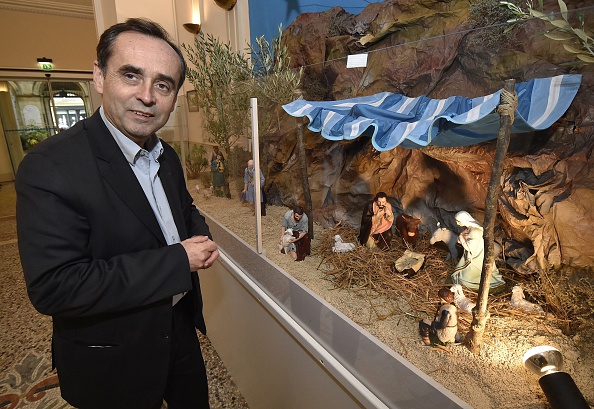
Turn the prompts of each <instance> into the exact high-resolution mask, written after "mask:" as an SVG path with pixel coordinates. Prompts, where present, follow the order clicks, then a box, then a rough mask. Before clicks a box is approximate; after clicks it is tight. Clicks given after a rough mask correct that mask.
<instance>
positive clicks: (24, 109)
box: [0, 78, 92, 174]
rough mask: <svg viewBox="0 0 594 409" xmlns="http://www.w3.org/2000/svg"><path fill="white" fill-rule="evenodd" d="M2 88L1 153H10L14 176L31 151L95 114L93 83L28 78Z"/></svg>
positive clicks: (3, 82) (10, 82)
mask: <svg viewBox="0 0 594 409" xmlns="http://www.w3.org/2000/svg"><path fill="white" fill-rule="evenodd" d="M0 85H2V86H1V87H0V122H1V124H0V125H1V126H0V130H2V133H3V134H4V135H3V138H4V139H5V141H6V144H3V143H2V144H0V150H2V149H6V150H7V151H8V156H9V158H10V167H9V169H10V168H11V169H12V172H13V173H14V174H16V171H17V168H18V166H19V164H20V163H21V161H22V160H23V158H24V156H25V155H26V154H27V152H28V151H29V150H30V149H31V148H33V147H34V146H35V145H37V144H38V143H39V142H41V141H43V140H44V139H46V138H48V137H50V136H52V135H55V134H57V133H58V132H60V131H63V130H65V129H68V128H70V127H72V126H73V125H74V124H76V123H77V122H78V121H80V120H81V119H84V118H86V117H87V116H89V115H90V114H91V113H92V103H91V92H90V90H91V81H90V80H89V81H68V80H63V79H60V80H50V79H49V78H48V79H47V80H42V79H30V80H27V79H24V80H10V81H1V82H0ZM4 146H5V148H4ZM5 171H6V170H5ZM0 173H2V171H1V170H0Z"/></svg>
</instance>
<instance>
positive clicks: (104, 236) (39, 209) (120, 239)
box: [15, 112, 210, 409]
mask: <svg viewBox="0 0 594 409" xmlns="http://www.w3.org/2000/svg"><path fill="white" fill-rule="evenodd" d="M164 148H165V150H164V154H163V155H162V157H161V158H160V160H159V162H160V170H159V177H160V179H161V181H162V183H163V187H164V190H165V192H166V195H167V198H168V200H169V204H170V206H171V211H172V213H173V217H174V219H175V223H176V225H177V229H178V232H179V235H180V238H181V239H182V240H184V239H186V238H188V237H190V236H194V235H207V236H209V237H210V232H209V229H208V226H207V225H206V223H205V221H204V218H203V217H202V216H201V215H200V213H199V212H198V210H197V209H196V208H195V207H194V205H193V202H192V198H191V196H190V194H189V193H188V191H187V189H186V185H185V181H184V177H183V172H182V168H181V165H180V162H179V159H178V157H177V155H176V154H175V152H174V150H173V149H172V148H171V147H170V146H169V145H167V144H165V143H164ZM15 185H16V190H17V226H18V227H17V228H18V237H19V251H20V255H21V262H22V265H23V270H24V274H25V279H26V283H27V291H28V293H29V297H30V299H31V302H32V303H33V305H34V306H35V308H36V309H37V310H38V311H39V312H41V313H42V314H47V315H51V316H52V317H53V330H54V333H53V342H52V346H53V361H54V364H55V366H56V368H57V370H58V376H59V379H60V386H61V389H62V395H63V397H64V398H65V399H66V400H67V401H68V402H69V403H71V404H72V405H74V406H78V407H84V408H101V409H107V408H110V409H114V408H126V409H130V408H145V407H148V406H151V405H155V402H160V399H161V396H162V394H163V389H164V388H165V382H166V379H167V368H168V365H169V352H170V335H169V334H171V322H172V321H171V314H172V296H173V295H174V294H178V293H181V292H184V291H190V293H189V294H188V295H186V297H188V296H190V297H192V298H193V300H194V302H193V303H187V304H188V305H193V306H194V307H195V308H194V310H193V311H192V310H191V309H190V308H188V309H187V311H186V312H187V313H188V314H191V315H192V316H193V317H194V322H195V324H196V327H197V328H199V329H200V330H201V331H202V332H205V331H206V328H205V325H204V319H203V317H202V298H201V295H200V285H199V281H198V277H197V274H196V273H190V268H189V262H188V258H187V255H186V252H185V250H184V249H183V247H182V245H181V244H175V245H171V246H168V245H167V243H166V241H165V238H164V237H163V234H162V232H161V229H160V227H159V224H158V222H157V219H156V218H155V216H154V214H153V211H152V209H151V207H150V204H149V202H148V201H147V199H146V197H145V195H144V192H143V191H142V188H141V187H140V184H139V183H138V181H137V179H136V177H135V175H134V173H133V172H132V170H131V169H130V165H129V164H128V162H127V161H126V159H125V158H124V155H123V154H122V152H121V150H120V149H119V147H118V145H117V144H116V142H115V140H114V139H113V137H112V136H111V134H110V133H109V131H108V130H107V128H106V126H105V124H104V123H103V121H102V120H101V117H100V115H99V112H96V113H95V114H94V115H93V116H92V117H90V118H88V119H86V120H84V121H81V122H79V123H78V124H76V125H75V126H74V127H73V128H71V129H69V130H67V131H65V132H62V133H60V134H59V135H56V136H52V137H50V138H48V139H47V140H46V141H44V142H43V143H41V144H39V145H38V146H37V147H36V148H35V149H33V150H32V151H31V152H30V153H29V154H27V156H26V157H25V159H24V160H23V161H22V163H21V164H20V167H19V169H18V173H17V177H16V184H15ZM185 304H186V303H185Z"/></svg>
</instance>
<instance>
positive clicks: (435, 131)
mask: <svg viewBox="0 0 594 409" xmlns="http://www.w3.org/2000/svg"><path fill="white" fill-rule="evenodd" d="M581 81H582V76H581V75H579V74H570V75H559V76H556V77H550V78H536V79H533V80H530V81H528V82H522V83H517V84H516V93H517V95H518V108H517V109H516V113H515V119H514V123H513V125H512V127H511V132H512V133H521V132H530V131H536V130H542V129H546V128H548V127H549V126H551V125H552V124H553V123H554V122H555V121H556V120H557V119H559V118H560V117H561V116H562V115H563V114H564V113H565V111H567V108H569V105H570V104H571V102H572V101H573V99H574V97H575V95H576V93H577V91H578V88H579V86H580V83H581ZM500 95H501V90H499V91H497V92H495V93H493V94H490V95H487V96H484V97H478V98H465V97H460V96H452V97H449V98H446V99H431V98H428V97H426V96H424V95H422V96H420V97H417V98H409V97H406V96H404V95H401V94H393V93H391V92H380V93H378V94H375V95H370V96H367V97H359V98H351V99H344V100H340V101H306V100H302V99H299V100H296V101H293V102H291V103H289V104H286V105H283V108H284V110H285V111H286V112H287V113H288V114H289V115H292V116H295V117H303V116H307V117H308V118H309V125H308V128H309V129H310V130H312V131H314V132H321V133H322V136H323V137H324V138H326V139H329V140H335V141H338V140H343V139H346V140H350V139H355V138H357V137H359V136H360V135H367V136H371V140H372V143H373V146H374V147H375V149H377V150H378V151H387V150H390V149H393V148H395V147H396V146H399V145H400V146H402V147H404V148H408V149H416V148H422V147H425V146H427V145H435V146H447V147H453V146H467V145H474V144H477V143H480V142H484V141H487V140H490V139H495V138H496V137H497V132H498V129H499V114H498V113H497V106H498V105H499V103H500Z"/></svg>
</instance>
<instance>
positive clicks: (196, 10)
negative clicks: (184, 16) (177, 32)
mask: <svg viewBox="0 0 594 409" xmlns="http://www.w3.org/2000/svg"><path fill="white" fill-rule="evenodd" d="M200 22H201V20H200V5H197V6H195V5H194V0H192V22H191V23H186V24H184V28H185V29H186V30H187V31H189V32H190V33H192V34H194V35H196V34H198V33H199V32H200V29H201V28H202V27H201V26H200Z"/></svg>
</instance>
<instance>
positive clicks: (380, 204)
mask: <svg viewBox="0 0 594 409" xmlns="http://www.w3.org/2000/svg"><path fill="white" fill-rule="evenodd" d="M386 202H387V199H386V198H385V197H378V198H377V200H376V203H377V207H379V208H380V209H383V208H385V207H386Z"/></svg>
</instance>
